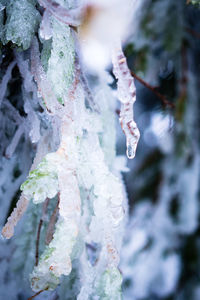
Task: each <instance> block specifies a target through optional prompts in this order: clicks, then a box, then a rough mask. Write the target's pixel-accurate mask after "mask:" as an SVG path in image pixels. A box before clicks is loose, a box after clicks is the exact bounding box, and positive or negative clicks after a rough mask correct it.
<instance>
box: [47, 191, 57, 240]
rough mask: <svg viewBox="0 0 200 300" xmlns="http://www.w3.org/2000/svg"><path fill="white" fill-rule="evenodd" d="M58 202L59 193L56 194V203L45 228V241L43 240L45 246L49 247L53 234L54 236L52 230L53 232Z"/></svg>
mask: <svg viewBox="0 0 200 300" xmlns="http://www.w3.org/2000/svg"><path fill="white" fill-rule="evenodd" d="M59 202H60V193H58V201H57V204H56V207H55V209H54V211H53V213H52V215H51V218H50V221H49V224H48V227H47V233H46V239H45V243H46V245H49V244H50V242H51V241H52V239H53V234H54V230H55V224H56V219H57V216H58V207H59Z"/></svg>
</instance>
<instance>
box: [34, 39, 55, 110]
mask: <svg viewBox="0 0 200 300" xmlns="http://www.w3.org/2000/svg"><path fill="white" fill-rule="evenodd" d="M31 71H32V74H33V76H34V79H35V81H36V82H37V86H38V91H39V93H40V94H41V95H42V98H43V100H44V103H45V107H46V109H47V111H48V112H49V113H54V112H55V107H56V104H57V99H56V97H55V95H54V93H53V90H52V88H51V85H50V83H49V82H48V80H47V76H46V73H45V71H44V69H43V67H42V64H41V61H40V52H39V45H38V41H37V39H36V38H34V39H33V42H32V47H31Z"/></svg>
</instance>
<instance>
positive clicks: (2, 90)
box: [0, 60, 16, 107]
mask: <svg viewBox="0 0 200 300" xmlns="http://www.w3.org/2000/svg"><path fill="white" fill-rule="evenodd" d="M15 65H16V61H15V60H14V61H13V62H11V63H10V65H9V66H8V68H7V70H6V73H5V75H4V76H3V79H2V81H1V83H0V107H1V104H2V101H3V98H4V96H5V94H6V90H7V85H8V82H9V80H10V78H11V74H12V70H13V68H14V66H15Z"/></svg>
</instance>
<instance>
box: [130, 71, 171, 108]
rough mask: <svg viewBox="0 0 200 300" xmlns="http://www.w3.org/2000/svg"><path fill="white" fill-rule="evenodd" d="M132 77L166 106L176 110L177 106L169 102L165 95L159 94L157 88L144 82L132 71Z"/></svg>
mask: <svg viewBox="0 0 200 300" xmlns="http://www.w3.org/2000/svg"><path fill="white" fill-rule="evenodd" d="M131 75H132V76H133V77H134V78H135V79H137V80H138V81H139V82H140V83H141V84H143V85H144V86H145V87H146V88H148V89H149V90H151V91H152V92H153V93H154V94H155V95H156V96H157V97H158V98H159V99H160V100H161V101H162V103H163V105H164V106H168V107H170V108H175V105H174V104H173V103H172V102H170V101H169V100H167V98H166V97H165V96H164V95H162V94H161V93H159V92H158V91H157V90H156V88H155V87H153V86H151V85H150V84H149V83H147V82H146V81H144V80H143V79H142V78H140V77H139V76H138V75H136V74H135V73H134V72H133V71H131Z"/></svg>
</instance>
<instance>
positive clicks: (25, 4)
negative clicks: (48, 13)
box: [5, 0, 40, 50]
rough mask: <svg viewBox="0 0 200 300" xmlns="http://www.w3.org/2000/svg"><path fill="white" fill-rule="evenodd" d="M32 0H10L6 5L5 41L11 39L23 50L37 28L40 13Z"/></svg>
mask: <svg viewBox="0 0 200 300" xmlns="http://www.w3.org/2000/svg"><path fill="white" fill-rule="evenodd" d="M35 4H36V1H34V0H15V1H10V4H9V5H8V6H7V9H6V12H7V20H6V25H5V41H6V42H9V41H11V42H12V43H13V44H16V45H17V46H18V47H21V48H22V49H23V50H26V49H28V48H29V47H30V44H31V40H32V38H33V34H34V32H35V31H36V29H37V26H38V23H39V20H40V14H39V12H38V11H37V10H36V8H35Z"/></svg>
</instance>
